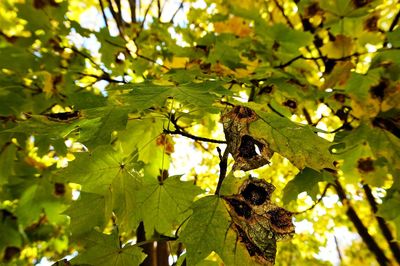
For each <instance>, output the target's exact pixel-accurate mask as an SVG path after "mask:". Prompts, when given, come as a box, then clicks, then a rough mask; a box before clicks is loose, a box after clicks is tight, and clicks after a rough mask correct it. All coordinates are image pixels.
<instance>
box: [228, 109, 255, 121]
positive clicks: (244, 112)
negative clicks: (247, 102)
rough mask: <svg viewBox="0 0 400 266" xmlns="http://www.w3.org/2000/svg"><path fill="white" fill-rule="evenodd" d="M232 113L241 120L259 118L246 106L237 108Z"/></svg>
mask: <svg viewBox="0 0 400 266" xmlns="http://www.w3.org/2000/svg"><path fill="white" fill-rule="evenodd" d="M232 111H233V112H234V113H235V114H236V115H237V117H238V118H239V119H246V118H254V117H255V116H257V115H256V113H255V112H254V111H253V110H251V109H250V108H248V107H245V106H235V108H233V110H232Z"/></svg>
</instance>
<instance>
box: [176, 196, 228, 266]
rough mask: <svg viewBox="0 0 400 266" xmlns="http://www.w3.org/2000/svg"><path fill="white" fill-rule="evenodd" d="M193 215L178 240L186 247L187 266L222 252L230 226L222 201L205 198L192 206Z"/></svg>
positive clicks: (211, 197)
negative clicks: (214, 252)
mask: <svg viewBox="0 0 400 266" xmlns="http://www.w3.org/2000/svg"><path fill="white" fill-rule="evenodd" d="M192 208H193V215H192V217H191V218H190V220H189V221H188V223H187V225H186V226H185V228H184V230H183V231H182V234H181V235H180V239H181V240H182V242H183V243H184V244H185V245H186V247H187V263H188V265H196V263H198V262H200V261H201V260H202V259H204V258H205V257H207V256H208V255H209V254H210V253H211V252H212V251H217V250H223V249H224V245H225V241H226V234H227V232H228V229H229V226H230V219H229V213H228V211H227V210H226V207H225V204H224V202H223V200H222V199H221V198H219V197H217V196H207V197H204V198H201V199H199V200H198V201H196V202H195V203H194V204H193V207H192Z"/></svg>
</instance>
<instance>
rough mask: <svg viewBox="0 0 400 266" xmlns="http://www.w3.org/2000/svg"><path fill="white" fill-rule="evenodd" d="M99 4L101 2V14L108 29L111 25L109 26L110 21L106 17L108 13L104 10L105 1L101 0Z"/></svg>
mask: <svg viewBox="0 0 400 266" xmlns="http://www.w3.org/2000/svg"><path fill="white" fill-rule="evenodd" d="M99 4H100V9H101V14H102V15H103V19H104V23H105V24H106V27H107V29H109V27H108V22H107V17H106V13H105V12H104V5H103V1H102V0H99Z"/></svg>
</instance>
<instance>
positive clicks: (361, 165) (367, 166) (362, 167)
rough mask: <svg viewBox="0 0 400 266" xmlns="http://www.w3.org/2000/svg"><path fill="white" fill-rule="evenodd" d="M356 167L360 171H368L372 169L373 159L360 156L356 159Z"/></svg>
mask: <svg viewBox="0 0 400 266" xmlns="http://www.w3.org/2000/svg"><path fill="white" fill-rule="evenodd" d="M357 163H358V165H357V168H358V170H359V171H360V172H362V173H368V172H372V171H374V169H375V168H374V160H372V159H371V158H370V157H368V158H361V159H359V160H358V162H357Z"/></svg>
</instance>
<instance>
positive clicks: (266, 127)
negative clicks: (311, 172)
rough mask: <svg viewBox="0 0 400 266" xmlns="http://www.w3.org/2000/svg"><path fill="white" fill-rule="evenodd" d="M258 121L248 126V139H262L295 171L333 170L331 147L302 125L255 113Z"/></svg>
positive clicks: (271, 114) (268, 114)
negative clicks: (293, 166)
mask: <svg viewBox="0 0 400 266" xmlns="http://www.w3.org/2000/svg"><path fill="white" fill-rule="evenodd" d="M256 112H257V114H258V115H259V117H260V119H258V120H256V121H255V122H252V123H251V124H250V127H249V132H250V134H251V136H252V137H253V138H255V139H262V140H263V141H264V142H266V143H268V144H269V148H270V149H271V150H273V151H275V152H277V153H279V154H281V155H282V156H284V157H286V158H287V159H288V160H289V161H290V162H291V163H293V164H294V165H295V166H296V167H297V168H299V169H303V168H304V167H306V166H307V167H310V168H313V169H315V170H320V169H323V168H333V167H334V166H333V161H334V158H333V156H332V154H331V153H330V151H329V147H330V146H331V145H332V144H331V143H330V142H329V141H327V140H325V139H323V138H320V137H318V135H317V134H316V133H315V132H314V131H313V130H312V129H311V128H310V127H309V126H305V125H300V124H296V123H294V122H292V121H290V120H289V119H287V118H285V117H280V116H279V115H277V114H275V113H266V112H262V111H256Z"/></svg>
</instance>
